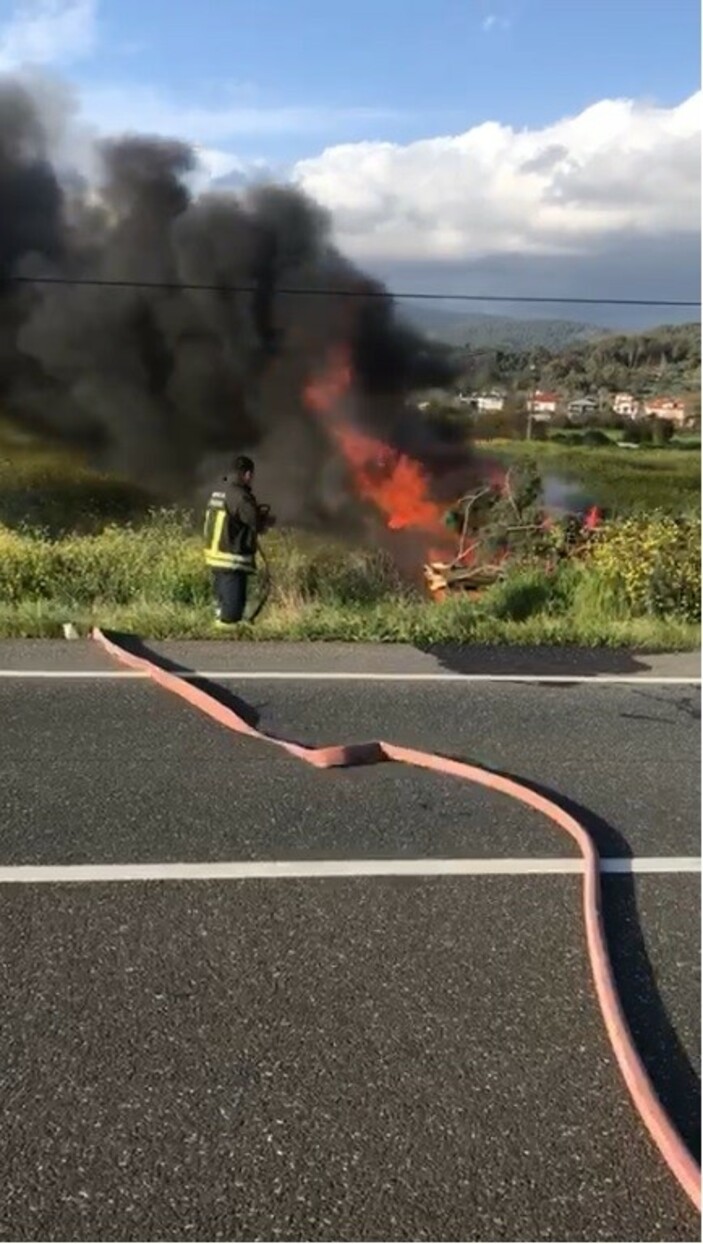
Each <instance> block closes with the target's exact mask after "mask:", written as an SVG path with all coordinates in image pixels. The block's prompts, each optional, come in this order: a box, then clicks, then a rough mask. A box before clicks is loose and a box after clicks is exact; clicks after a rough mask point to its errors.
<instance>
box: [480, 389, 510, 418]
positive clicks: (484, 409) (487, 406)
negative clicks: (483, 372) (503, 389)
mask: <svg viewBox="0 0 703 1244" xmlns="http://www.w3.org/2000/svg"><path fill="white" fill-rule="evenodd" d="M473 400H474V403H475V406H476V409H477V410H478V411H479V413H480V414H484V415H487V414H491V413H494V412H495V411H498V410H502V409H503V407H504V406H505V396H504V395H503V394H502V393H477V394H476V395H475V397H474V399H473Z"/></svg>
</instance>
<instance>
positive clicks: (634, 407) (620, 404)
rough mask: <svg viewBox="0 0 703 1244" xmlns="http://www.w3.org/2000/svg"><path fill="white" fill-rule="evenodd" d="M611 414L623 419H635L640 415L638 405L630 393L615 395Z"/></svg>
mask: <svg viewBox="0 0 703 1244" xmlns="http://www.w3.org/2000/svg"><path fill="white" fill-rule="evenodd" d="M613 413H614V414H616V415H620V416H621V417H622V418H624V419H636V418H637V416H638V414H639V413H640V404H639V401H638V399H637V398H636V397H633V395H632V394H631V393H616V394H615V397H614V398H613Z"/></svg>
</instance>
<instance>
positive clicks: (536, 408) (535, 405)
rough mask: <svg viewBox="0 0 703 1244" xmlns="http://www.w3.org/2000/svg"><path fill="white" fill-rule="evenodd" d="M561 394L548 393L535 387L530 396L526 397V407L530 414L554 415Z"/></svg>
mask: <svg viewBox="0 0 703 1244" xmlns="http://www.w3.org/2000/svg"><path fill="white" fill-rule="evenodd" d="M560 402H561V396H560V394H559V393H548V392H546V391H544V390H542V389H537V391H536V392H535V393H534V394H533V396H532V397H530V398H528V401H527V409H528V410H529V412H530V414H531V415H542V416H546V417H549V416H551V415H555V414H556V412H557V408H558V406H559V403H560Z"/></svg>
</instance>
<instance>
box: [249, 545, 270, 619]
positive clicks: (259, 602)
mask: <svg viewBox="0 0 703 1244" xmlns="http://www.w3.org/2000/svg"><path fill="white" fill-rule="evenodd" d="M257 553H258V557H259V559H260V562H261V566H262V568H263V572H260V571H257V575H256V579H257V588H258V595H257V598H256V603H255V604H254V607H253V609H247V611H246V612H245V614H244V621H245V622H249V623H251V622H255V621H256V619H257V618H258V616H259V614H260V613H261V611H262V609H263V608H264V607H265V606H266V605H267V604H268V599H269V596H270V595H271V588H272V587H273V579H272V577H271V566H270V564H269V561H268V558H267V556H266V554H265V552H264V550H263V548H262V546H261V543H259V547H258V550H257Z"/></svg>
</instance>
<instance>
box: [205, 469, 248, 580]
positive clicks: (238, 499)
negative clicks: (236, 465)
mask: <svg viewBox="0 0 703 1244" xmlns="http://www.w3.org/2000/svg"><path fill="white" fill-rule="evenodd" d="M259 526H260V519H259V507H258V505H257V502H256V497H255V496H254V494H253V492H252V491H251V488H249V487H248V485H247V484H241V483H239V482H238V481H237V480H236V479H235V478H234V477H232V476H229V475H226V476H225V477H224V479H223V480H222V483H221V485H220V487H219V488H218V489H216V490H215V491H214V492H212V493H211V495H210V500H209V501H208V504H207V509H206V511H205V526H204V531H203V535H204V538H205V561H206V563H207V565H208V566H211V567H212V569H213V570H248V571H251V570H254V569H255V566H256V548H257V541H258V534H259Z"/></svg>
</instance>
